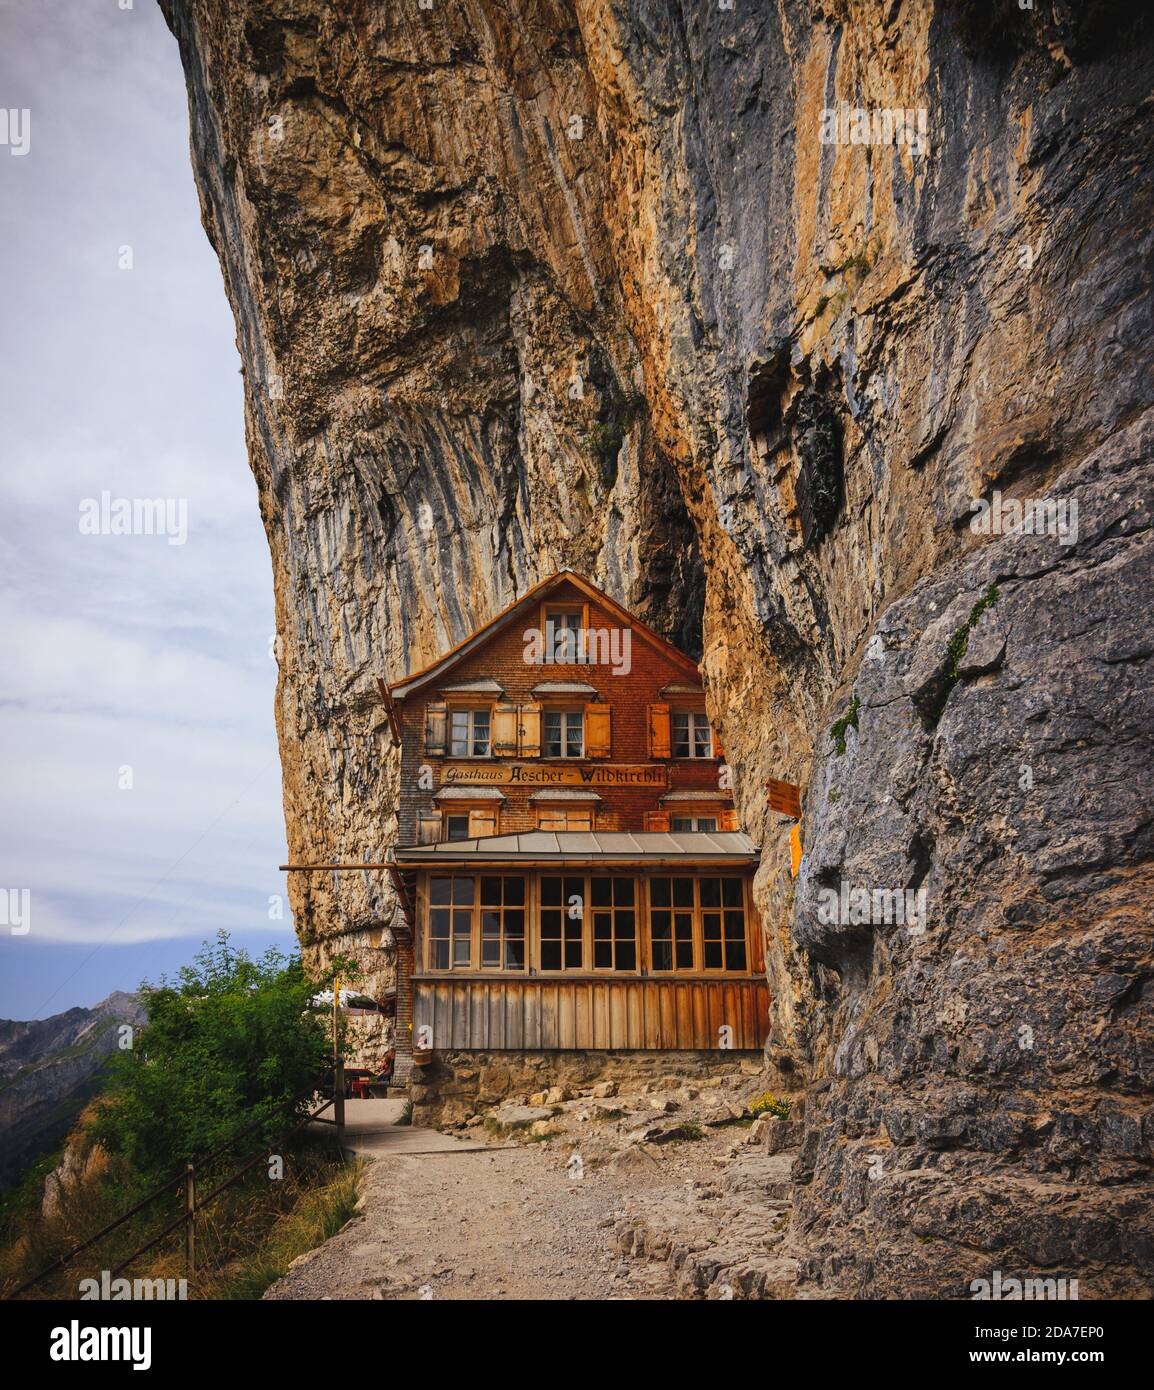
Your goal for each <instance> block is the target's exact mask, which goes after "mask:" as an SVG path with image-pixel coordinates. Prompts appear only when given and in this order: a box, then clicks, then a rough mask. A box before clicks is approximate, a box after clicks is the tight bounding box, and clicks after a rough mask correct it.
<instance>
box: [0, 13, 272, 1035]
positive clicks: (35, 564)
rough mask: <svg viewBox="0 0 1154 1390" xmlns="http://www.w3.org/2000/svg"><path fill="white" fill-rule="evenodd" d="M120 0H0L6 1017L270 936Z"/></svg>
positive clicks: (245, 732)
mask: <svg viewBox="0 0 1154 1390" xmlns="http://www.w3.org/2000/svg"><path fill="white" fill-rule="evenodd" d="M125 3H129V0H34V2H33V0H0V107H2V108H4V110H5V111H7V112H9V113H11V112H13V111H23V110H25V109H26V110H27V111H28V112H29V113H30V123H29V126H28V130H27V134H28V135H29V137H30V138H29V139H28V142H27V143H28V147H27V152H26V153H25V154H19V153H16V152H14V151H15V150H17V149H18V148H19V145H20V143H21V140H22V136H23V135H24V133H25V132H24V129H23V126H22V123H21V122H20V121H19V120H14V119H13V118H12V117H11V115H9V117H8V119H7V120H2V119H0V136H6V137H7V145H4V144H0V235H2V237H3V255H4V260H3V265H4V285H3V295H2V299H0V303H2V305H3V308H2V310H0V332H2V334H3V370H2V371H0V651H2V652H3V657H4V659H3V661H2V662H0V1017H4V1018H40V1017H44V1016H46V1015H48V1014H52V1013H58V1012H60V1011H62V1010H64V1009H67V1008H70V1007H72V1006H73V1005H77V1004H84V1005H87V1004H92V1003H94V1002H96V1001H97V1000H99V999H101V998H103V997H104V996H105V995H106V994H108V993H109V991H110V990H112V989H133V988H135V987H136V985H137V984H139V982H140V980H141V979H142V978H148V979H156V978H157V977H159V975H160V974H162V973H163V972H166V971H171V970H172V969H173V968H174V967H176V966H179V965H180V964H182V963H183V962H185V961H186V960H188V959H190V958H191V956H192V955H193V953H194V952H195V950H196V948H197V946H198V945H199V943H200V942H201V941H202V940H204V939H205V938H206V937H208V936H210V935H211V934H212V933H213V932H215V931H216V930H217V928H219V927H225V928H227V929H228V930H229V931H230V932H231V933H232V934H233V939H234V940H235V941H236V942H238V943H240V944H243V945H245V946H247V947H249V948H250V949H252V948H256V949H263V948H264V947H265V946H267V945H269V944H274V943H275V944H278V945H280V946H282V947H286V946H290V945H291V944H292V942H293V937H292V928H291V922H290V920H289V918H288V909H287V905H286V906H285V909H284V916H283V918H282V919H281V920H277V919H276V918H275V917H270V911H271V912H275V910H276V909H275V906H274V907H272V908H270V897H271V896H273V895H277V894H280V893H281V892H283V878H284V876H283V875H281V874H278V872H277V867H276V866H277V865H278V864H279V863H281V862H283V859H284V857H285V850H284V827H283V820H282V814H281V803H280V769H279V764H278V761H277V755H276V743H275V735H274V728H273V693H274V688H275V679H276V668H275V665H274V663H273V661H272V660H271V659H270V654H269V643H270V636H271V633H272V624H273V620H272V584H271V574H270V567H269V559H268V549H267V546H266V544H265V539H264V534H263V531H262V529H261V525H260V517H259V513H258V511H257V500H256V488H255V485H254V483H253V480H252V477H251V475H250V473H249V470H248V466H247V463H246V459H245V450H244V435H243V421H242V403H241V377H240V375H239V365H240V364H239V359H238V356H237V352H236V346H235V341H234V332H233V323H232V318H231V315H230V312H229V309H228V305H227V302H226V300H225V296H224V289H223V286H222V283H221V277H220V272H219V269H218V266H217V262H216V258H215V256H214V255H213V252H212V250H211V248H210V247H209V244H208V241H207V239H206V238H205V235H204V232H203V230H202V228H201V225H200V214H199V208H198V205H197V199H196V193H195V189H194V186H193V180H192V172H191V169H190V166H189V157H188V117H187V107H186V103H185V90H184V79H183V75H182V73H181V68H180V61H179V58H178V54H177V48H176V43H175V41H174V40H173V38H172V37H171V35H170V34H169V33H168V30H167V28H166V27H165V25H164V22H163V20H162V18H161V16H160V13H159V10H158V9H157V6H156V4H155V2H154V0H134V2H133V3H132V8H130V9H122V8H120V6H121V4H125ZM103 494H107V495H108V500H109V504H110V506H111V505H113V504H115V503H116V501H117V500H118V499H127V500H128V501H129V502H131V501H132V500H133V499H137V498H143V499H153V498H164V499H170V501H171V504H172V507H173V510H172V512H171V516H172V519H173V520H174V522H175V523H176V525H175V526H174V527H173V528H172V531H173V534H171V535H156V534H153V535H143V534H84V533H82V529H81V519H82V514H83V509H84V503H85V501H86V499H92V500H93V502H94V503H97V504H99V503H100V501H101V498H102V495H103ZM182 504H183V507H184V508H185V511H184V516H185V518H186V523H187V535H186V536H185V538H184V543H183V544H171V543H170V541H171V540H179V539H180V533H181V530H182V527H181V524H180V522H181V507H182ZM93 514H94V515H95V516H96V524H97V526H99V525H100V524H101V522H100V517H99V515H98V514H96V511H95V508H94V509H93ZM89 529H91V528H89ZM112 529H114V530H115V529H116V528H115V527H113V528H112ZM129 784H130V785H129ZM25 892H27V893H28V894H29V895H30V898H29V899H28V901H29V903H30V915H29V919H28V925H29V926H30V930H29V931H27V932H26V933H25V932H19V931H18V932H16V933H14V932H13V931H12V926H13V922H14V919H17V918H18V917H19V915H20V905H21V903H22V902H23V901H25V899H24V897H23V895H24V893H25ZM5 894H6V895H7V902H5V901H3V898H4V895H5ZM21 924H22V923H21Z"/></svg>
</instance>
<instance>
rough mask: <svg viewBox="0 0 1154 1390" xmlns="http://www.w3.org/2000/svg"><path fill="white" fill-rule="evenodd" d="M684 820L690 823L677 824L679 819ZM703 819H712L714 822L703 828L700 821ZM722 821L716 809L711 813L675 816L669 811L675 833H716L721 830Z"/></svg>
mask: <svg viewBox="0 0 1154 1390" xmlns="http://www.w3.org/2000/svg"><path fill="white" fill-rule="evenodd" d="M683 820H687V821H689V824H688V825H678V824H677V822H678V821H683ZM703 820H708V821H712V822H713V824H712V825H711V826H708V827H707V828H706V829H705V830H702V828H701V826H700V825H699V824H698V822H699V821H703ZM720 822H721V817H720V816H719V815H718V813H717V812H716V811H712V812H710V814H709V815H704V816H697V815H693V816H675V815H674V814H673V812H672V811H671V812H670V813H669V829H670V832H671V833H672V834H674V835H716V834H718V832H719V828H720Z"/></svg>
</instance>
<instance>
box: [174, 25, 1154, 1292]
mask: <svg viewBox="0 0 1154 1390" xmlns="http://www.w3.org/2000/svg"><path fill="white" fill-rule="evenodd" d="M162 4H163V6H164V9H165V12H166V14H167V15H168V18H169V22H170V25H171V27H172V28H173V30H174V32H175V34H176V36H177V38H178V40H179V42H180V46H181V52H182V56H183V60H184V65H185V69H186V72H187V76H188V84H189V93H190V111H191V121H192V149H193V162H194V168H195V173H196V178H197V182H198V185H199V188H200V193H201V200H202V208H203V214H204V221H205V226H206V228H207V231H208V234H209V236H210V237H211V239H212V241H213V244H214V246H215V247H216V249H217V251H218V253H219V256H220V260H221V265H222V268H223V271H224V277H225V284H226V288H227V292H228V294H229V297H230V300H231V302H232V305H233V308H234V311H235V314H236V320H237V329H238V341H239V345H240V350H241V354H242V358H243V361H244V366H245V381H246V410H247V426H248V438H249V446H250V453H251V461H252V466H253V470H254V473H255V475H256V478H257V482H258V486H259V490H260V499H261V507H262V511H263V515H264V519H265V522H266V527H267V530H268V535H269V543H270V548H271V552H272V561H273V574H274V582H275V586H276V596H277V614H278V628H279V636H280V642H281V651H280V663H281V679H280V688H279V695H278V703H277V719H278V726H279V732H280V739H281V748H282V756H283V763H284V786H285V806H286V819H287V824H288V835H289V844H290V853H291V854H292V856H293V858H294V860H296V861H298V862H315V861H316V860H325V861H333V860H342V861H364V860H378V859H379V858H380V857H381V855H382V853H383V850H384V848H385V845H386V844H387V843H388V841H389V838H390V836H391V835H392V834H393V833H394V831H395V819H394V817H393V812H392V810H391V808H392V807H393V806H394V805H395V794H396V785H395V779H396V763H395V757H393V756H392V755H391V751H390V747H389V738H388V735H387V732H386V729H385V721H384V716H383V711H382V710H381V709H380V707H379V705H378V703H377V701H376V696H375V691H374V681H375V679H376V677H378V676H382V675H383V676H386V677H388V678H396V677H398V676H400V675H401V674H402V673H404V672H405V671H406V670H409V669H412V668H415V667H418V666H420V665H421V664H422V663H424V662H426V661H428V660H429V659H430V658H432V657H433V656H434V655H435V654H436V653H437V652H438V651H439V650H440V649H442V648H444V647H445V646H447V645H450V644H451V643H452V642H455V641H458V640H460V639H461V638H462V637H463V636H464V635H465V634H466V633H467V632H468V631H470V630H471V629H472V628H473V627H474V626H476V625H477V624H478V623H480V622H481V621H484V620H486V619H488V618H489V617H491V616H492V615H493V614H494V613H495V612H496V611H498V610H499V609H500V608H501V607H502V606H503V605H505V604H506V603H508V602H509V601H510V600H511V599H512V598H513V597H515V596H516V595H517V594H518V593H520V592H522V591H523V590H524V588H525V587H527V586H528V585H529V584H530V583H532V582H534V581H536V580H538V579H540V578H542V577H544V576H545V575H547V574H548V573H550V572H552V571H553V570H555V569H557V568H559V567H560V566H561V565H563V564H569V565H571V566H573V567H574V568H576V569H578V570H581V571H583V572H585V573H587V574H588V575H589V577H590V578H591V579H593V580H594V581H595V582H596V583H598V584H600V585H602V586H604V587H606V588H607V589H608V590H610V591H611V592H613V593H614V594H615V595H616V596H617V597H618V598H619V599H621V600H622V601H623V602H625V603H626V604H628V605H629V606H631V607H633V608H634V609H636V610H637V611H638V612H639V613H640V614H641V615H642V616H644V617H645V618H646V619H647V620H648V621H649V622H651V623H652V624H653V625H654V626H656V627H658V628H659V629H660V630H662V631H663V632H665V633H667V634H668V635H670V636H671V637H673V638H674V639H675V640H678V641H680V642H681V643H682V644H683V645H684V646H685V647H686V649H687V650H690V651H691V652H693V654H694V655H697V654H699V653H700V654H701V656H702V662H703V671H704V673H705V677H706V681H707V687H708V691H709V696H710V703H711V710H712V714H713V717H714V719H715V722H716V724H717V725H718V727H719V730H720V734H721V737H722V740H723V742H724V745H725V747H726V750H727V753H728V755H729V758H730V761H731V763H732V764H733V766H734V769H735V784H736V785H735V796H736V798H737V802H738V805H739V807H740V809H741V813H742V816H743V820H744V824H745V828H746V829H747V830H748V831H749V832H750V833H751V834H753V835H754V836H755V837H757V838H760V841H761V843H762V844H763V846H764V857H763V866H762V870H761V872H760V874H759V876H758V897H759V903H760V907H761V910H762V914H763V917H764V920H765V922H766V924H767V929H768V932H769V937H770V950H769V961H770V965H769V970H770V978H771V982H772V983H773V985H774V987H775V988H774V992H775V1021H774V1040H773V1049H772V1050H773V1052H774V1054H775V1058H777V1059H779V1060H780V1059H784V1060H785V1061H787V1062H788V1063H790V1064H791V1065H794V1066H796V1067H797V1068H799V1070H801V1071H802V1072H804V1074H805V1075H806V1076H807V1077H808V1078H809V1081H810V1083H811V1091H810V1095H809V1099H808V1102H807V1105H806V1111H805V1126H806V1136H805V1142H804V1145H803V1147H802V1150H801V1155H800V1158H799V1159H798V1162H797V1166H796V1172H795V1177H796V1178H797V1181H798V1184H799V1188H798V1195H797V1197H796V1199H795V1203H794V1214H793V1231H792V1237H791V1238H792V1240H793V1242H794V1244H795V1246H796V1248H798V1249H799V1250H800V1251H801V1252H802V1269H801V1276H802V1289H803V1291H806V1292H808V1293H809V1295H810V1296H818V1297H820V1296H855V1295H856V1296H883V1297H884V1296H892V1297H900V1296H909V1295H912V1294H929V1295H932V1296H937V1297H968V1296H969V1283H970V1280H972V1279H975V1278H987V1279H989V1278H990V1277H991V1275H992V1271H993V1270H994V1269H1000V1270H1002V1271H1003V1272H1004V1273H1006V1274H1007V1275H1009V1274H1010V1273H1021V1272H1022V1271H1029V1272H1031V1273H1036V1272H1039V1271H1050V1272H1053V1273H1056V1274H1063V1275H1067V1276H1074V1277H1079V1278H1080V1280H1081V1290H1082V1296H1083V1297H1092V1296H1096V1295H1103V1294H1110V1293H1118V1294H1127V1295H1141V1294H1149V1293H1150V1292H1151V1291H1152V1290H1154V1273H1152V1264H1154V1260H1152V1247H1154V1234H1152V1232H1151V1229H1150V1216H1149V1212H1150V1210H1151V1196H1152V1195H1154V1184H1152V1182H1151V1171H1150V1169H1151V1157H1152V1153H1151V1150H1152V1143H1154V1118H1152V1113H1151V1110H1150V1088H1151V1071H1152V1067H1151V1061H1152V1047H1151V1026H1150V1008H1151V1005H1150V984H1149V980H1150V972H1151V948H1150V909H1149V903H1150V889H1151V879H1152V877H1154V870H1152V867H1151V865H1152V858H1151V826H1152V825H1154V818H1152V815H1151V810H1150V786H1151V778H1150V773H1149V767H1150V753H1151V748H1150V742H1151V727H1152V721H1151V713H1152V710H1151V694H1150V679H1149V675H1150V667H1149V661H1150V656H1151V651H1152V649H1154V643H1152V641H1151V638H1150V636H1149V626H1150V625H1149V619H1148V613H1147V608H1148V601H1149V595H1150V592H1151V574H1150V568H1151V543H1150V529H1149V526H1150V517H1149V506H1150V497H1151V495H1152V490H1151V484H1152V482H1154V478H1152V473H1154V465H1152V464H1151V462H1150V459H1151V449H1150V442H1151V432H1152V430H1154V416H1152V413H1151V400H1152V397H1151V382H1150V368H1151V358H1152V356H1154V333H1152V332H1151V328H1152V324H1151V317H1152V315H1151V300H1150V276H1149V265H1150V252H1151V244H1150V243H1151V238H1152V235H1154V234H1152V232H1151V226H1152V225H1154V222H1152V218H1151V211H1152V208H1151V203H1152V198H1151V184H1152V180H1154V160H1152V159H1151V146H1152V143H1154V142H1152V134H1154V132H1152V121H1154V108H1152V107H1151V105H1150V102H1149V99H1148V94H1149V90H1150V83H1151V77H1152V75H1154V47H1152V41H1151V34H1150V24H1149V18H1148V15H1147V12H1146V11H1145V9H1144V8H1143V7H1139V6H1132V5H1124V4H1117V3H1112V0H1101V2H1100V3H1096V4H1094V5H1080V6H1075V5H1074V4H1072V3H1066V0H1038V2H1037V4H1036V5H1035V7H1034V8H1033V9H1026V10H1023V9H1021V8H1020V7H1019V6H1018V5H1017V4H1016V3H1011V0H989V2H988V3H982V4H977V3H973V2H972V0H948V3H947V0H937V3H930V2H929V0H925V3H917V4H914V3H902V2H901V0H889V3H885V4H877V3H874V0H821V3H817V0H814V3H804V0H778V3H777V4H775V5H770V6H765V5H756V6H755V5H748V4H745V3H743V0H735V3H733V4H732V6H726V5H722V4H718V5H713V4H693V5H690V4H684V3H679V2H678V0H538V2H537V3H527V2H526V3H522V0H504V2H503V3H500V4H498V3H496V0H459V2H458V3H449V0H429V3H428V6H427V7H426V6H425V5H424V3H423V2H422V3H418V2H417V0H414V2H413V3H411V4H399V3H398V4H390V5H380V4H377V3H368V0H346V3H343V4H341V5H340V6H328V5H322V4H320V3H317V0H248V2H247V3H245V2H244V0H238V3H232V4H229V5H227V6H225V5H221V4H218V3H212V2H211V0H182V3H179V4H177V3H175V0H162ZM895 128H897V129H900V130H902V131H903V132H907V133H908V135H909V137H910V138H908V139H904V140H902V141H901V142H900V143H895V142H894V140H895V137H894V130H895ZM887 132H888V133H887ZM1044 497H1048V498H1050V499H1051V500H1052V501H1054V502H1058V501H1061V502H1064V503H1067V504H1069V508H1068V509H1067V510H1065V511H1061V512H1060V511H1059V510H1058V509H1057V508H1056V507H1055V508H1052V509H1051V510H1050V512H1049V513H1047V514H1043V515H1041V516H1034V515H1033V514H1031V529H1032V530H1033V531H1035V532H1037V531H1039V530H1041V531H1044V532H1045V534H1030V533H1028V532H1027V533H1023V532H1022V531H1019V532H1018V533H1017V534H1007V533H1006V527H1005V526H1003V525H1002V524H1001V522H1002V520H1003V517H1002V512H1001V509H1000V507H999V506H995V507H993V508H992V510H991V512H990V513H989V514H987V516H986V518H985V519H986V520H989V517H990V515H992V516H993V517H994V524H993V525H988V526H985V529H984V531H983V529H982V527H981V526H979V525H976V523H978V522H981V521H982V520H983V518H982V514H981V513H980V512H979V513H976V514H975V512H974V506H975V504H976V503H977V502H978V501H979V500H982V499H986V500H990V501H992V502H995V503H998V502H1004V501H1016V502H1017V503H1018V504H1019V507H1020V505H1021V503H1022V502H1023V501H1024V500H1027V501H1031V502H1032V501H1035V500H1037V499H1041V498H1044ZM1074 504H1077V510H1076V512H1075V511H1074V510H1072V509H1073V507H1074ZM1009 519H1010V521H1011V523H1012V520H1013V518H1012V517H1011V518H1009ZM971 521H973V522H974V523H975V525H974V526H972V525H971ZM831 731H832V732H831ZM767 776H773V777H778V778H784V779H786V780H789V781H793V782H796V783H799V784H801V785H802V786H803V788H804V789H805V796H804V811H805V815H804V819H803V822H802V837H803V842H804V846H805V851H806V858H805V861H804V864H803V869H802V872H801V874H800V876H799V879H798V880H797V881H796V882H795V881H794V880H793V879H791V877H790V872H789V846H788V836H787V828H786V825H785V823H784V822H783V821H782V819H781V818H780V817H779V816H777V815H775V814H774V813H772V812H770V811H769V809H768V807H767V804H766V799H765V793H764V791H763V786H764V782H765V779H766V777H767ZM290 887H291V891H292V901H293V907H294V912H295V916H296V922H297V926H298V931H299V933H300V936H301V939H302V941H303V942H304V943H305V944H306V946H307V947H309V948H310V950H313V951H315V952H317V953H319V954H324V953H326V952H328V951H331V950H333V949H335V948H336V947H338V946H339V947H340V948H341V949H343V950H347V949H348V948H349V946H350V944H351V945H352V946H354V947H356V948H358V949H361V950H362V951H363V952H364V954H365V956H366V963H367V965H368V967H369V969H370V970H375V971H377V972H378V973H379V974H380V975H381V976H382V977H384V978H387V977H388V976H389V973H390V971H391V961H392V953H391V951H390V950H388V949H387V948H388V946H389V945H390V938H389V935H388V933H389V929H390V924H391V923H392V921H393V911H394V907H393V903H392V900H391V896H390V892H389V889H388V886H387V882H386V881H385V880H384V879H383V878H382V877H381V876H380V875H377V874H372V873H367V872H366V873H356V872H346V873H344V874H341V875H338V874H335V873H331V874H316V873H314V874H310V875H303V874H302V875H294V876H293V878H292V882H291V885H290ZM854 889H857V890H859V891H864V892H865V894H866V895H867V896H868V899H869V901H870V902H871V903H873V904H874V908H876V906H877V901H876V900H877V894H878V893H879V892H880V893H881V894H882V895H883V897H884V898H885V899H886V900H887V901H888V902H889V904H890V908H891V909H892V907H893V904H894V902H895V901H896V900H895V898H894V897H893V895H894V894H896V893H898V892H899V891H900V892H902V893H903V894H904V893H905V892H906V890H908V892H909V894H910V898H909V901H910V902H911V903H912V904H913V905H914V906H913V913H912V916H911V917H910V918H908V919H906V920H905V921H904V922H903V921H897V922H895V921H894V920H893V915H894V914H893V912H892V911H889V912H888V915H889V917H890V920H889V921H888V922H887V921H885V920H884V918H885V916H886V915H887V913H885V912H883V913H882V920H880V921H878V920H875V921H868V920H862V913H860V912H859V911H857V909H856V907H855V906H854V905H853V903H854V900H853V897H852V893H853V890H854ZM923 890H924V893H923ZM831 900H832V903H833V904H834V905H832V906H831ZM901 901H902V903H904V902H906V899H905V897H904V896H903V898H902V900H901ZM847 909H848V910H847ZM871 912H872V913H873V916H874V917H875V918H876V917H877V912H876V911H874V909H873V908H871ZM369 933H376V935H375V936H373V935H369ZM370 984H371V982H370Z"/></svg>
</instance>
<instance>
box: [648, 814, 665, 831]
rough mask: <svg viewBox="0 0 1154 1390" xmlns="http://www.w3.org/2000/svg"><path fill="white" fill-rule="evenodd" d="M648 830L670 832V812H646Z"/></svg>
mask: <svg viewBox="0 0 1154 1390" xmlns="http://www.w3.org/2000/svg"><path fill="white" fill-rule="evenodd" d="M645 828H646V830H668V829H669V812H668V811H646V812H645Z"/></svg>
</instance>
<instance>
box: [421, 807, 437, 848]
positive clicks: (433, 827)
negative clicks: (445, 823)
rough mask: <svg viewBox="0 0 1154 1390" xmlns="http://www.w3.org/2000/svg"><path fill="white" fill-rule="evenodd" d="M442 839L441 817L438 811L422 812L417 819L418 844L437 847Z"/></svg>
mask: <svg viewBox="0 0 1154 1390" xmlns="http://www.w3.org/2000/svg"><path fill="white" fill-rule="evenodd" d="M440 838H441V817H440V815H439V814H438V812H436V811H422V812H421V813H420V815H418V817H417V843H418V844H419V845H435V844H436V843H437V841H438V840H439V839H440Z"/></svg>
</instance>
